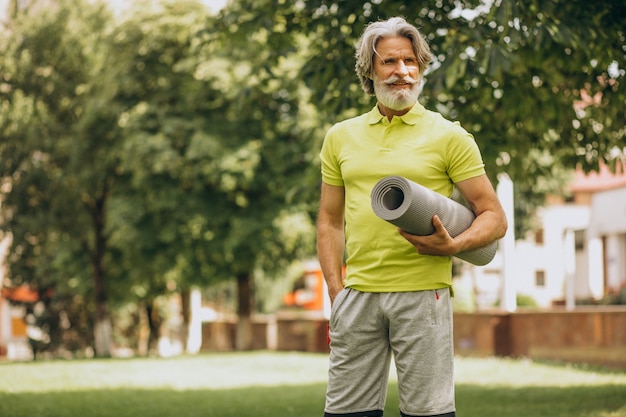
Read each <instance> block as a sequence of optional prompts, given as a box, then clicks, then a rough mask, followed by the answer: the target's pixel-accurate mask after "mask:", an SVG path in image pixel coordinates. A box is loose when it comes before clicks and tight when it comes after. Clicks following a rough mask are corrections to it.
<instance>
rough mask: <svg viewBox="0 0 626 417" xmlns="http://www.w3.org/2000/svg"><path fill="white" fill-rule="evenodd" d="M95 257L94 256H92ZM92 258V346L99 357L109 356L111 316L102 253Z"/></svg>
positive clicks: (111, 336)
mask: <svg viewBox="0 0 626 417" xmlns="http://www.w3.org/2000/svg"><path fill="white" fill-rule="evenodd" d="M94 258H95V257H94ZM98 258H99V259H94V265H93V281H94V283H93V284H94V285H93V286H94V298H95V300H94V301H95V309H96V317H95V322H94V348H95V351H96V356H97V357H99V358H108V357H111V342H112V339H113V335H112V328H111V318H110V316H109V307H108V299H107V291H106V285H105V277H104V268H103V267H102V263H103V260H102V258H103V255H102V256H100V257H98Z"/></svg>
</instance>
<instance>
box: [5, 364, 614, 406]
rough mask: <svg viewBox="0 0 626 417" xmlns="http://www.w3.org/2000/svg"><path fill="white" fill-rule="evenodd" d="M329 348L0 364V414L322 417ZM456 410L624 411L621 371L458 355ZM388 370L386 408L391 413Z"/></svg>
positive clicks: (393, 399) (393, 386) (393, 392)
mask: <svg viewBox="0 0 626 417" xmlns="http://www.w3.org/2000/svg"><path fill="white" fill-rule="evenodd" d="M326 364H327V357H326V356H325V355H321V354H305V353H272V352H252V353H224V354H203V355H198V356H185V357H178V358H170V359H155V358H138V359H111V360H75V361H44V362H29V363H0V416H2V417H31V416H32V417H57V416H58V417H79V416H80V417H139V416H149V417H201V416H202V417H287V416H297V417H320V416H321V415H322V409H323V403H324V389H325V381H326ZM456 381H457V409H458V412H457V415H458V416H459V417H542V416H545V417H626V373H624V372H609V371H602V370H589V369H582V368H575V367H568V366H558V365H549V364H538V363H533V362H528V361H514V360H505V359H494V358H489V359H469V358H457V360H456ZM397 409H398V396H397V383H396V380H395V377H394V376H393V375H392V377H391V381H390V386H389V396H388V401H387V408H386V410H385V415H386V416H398V415H399V413H398V411H397Z"/></svg>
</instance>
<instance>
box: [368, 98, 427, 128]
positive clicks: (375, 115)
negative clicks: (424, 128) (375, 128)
mask: <svg viewBox="0 0 626 417" xmlns="http://www.w3.org/2000/svg"><path fill="white" fill-rule="evenodd" d="M424 111H426V109H425V108H424V106H422V105H421V104H420V103H415V105H414V106H413V107H412V108H411V110H409V111H408V112H407V113H406V114H404V115H402V116H394V117H398V118H399V119H400V120H402V122H403V123H404V124H407V125H411V126H412V125H415V124H417V121H418V120H419V118H420V117H422V115H423V114H424ZM384 118H385V116H384V115H383V114H382V113H381V112H380V110H378V105H376V106H374V108H373V109H372V110H370V112H369V113H368V115H367V121H368V123H369V124H370V125H375V124H377V123H380V122H381V121H382V120H383V119H384Z"/></svg>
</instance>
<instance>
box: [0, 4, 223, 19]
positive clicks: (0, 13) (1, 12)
mask: <svg viewBox="0 0 626 417" xmlns="http://www.w3.org/2000/svg"><path fill="white" fill-rule="evenodd" d="M201 1H202V2H203V3H204V4H206V5H207V6H208V7H209V9H210V10H211V12H212V13H217V12H219V11H220V10H221V9H222V8H223V7H224V6H225V5H226V3H227V2H228V0H201ZM9 2H10V0H0V21H2V20H4V19H5V18H6V14H7V8H8V6H9ZM108 2H109V4H110V5H111V7H113V8H115V9H121V8H123V7H124V6H125V5H128V4H130V3H131V2H132V0H108Z"/></svg>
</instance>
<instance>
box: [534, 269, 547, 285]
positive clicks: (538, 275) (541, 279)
mask: <svg viewBox="0 0 626 417" xmlns="http://www.w3.org/2000/svg"><path fill="white" fill-rule="evenodd" d="M535 286H536V287H545V286H546V271H544V270H543V269H538V270H536V271H535Z"/></svg>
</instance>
